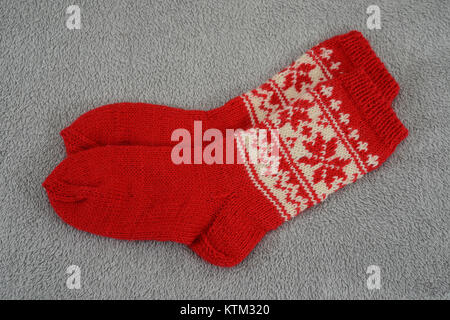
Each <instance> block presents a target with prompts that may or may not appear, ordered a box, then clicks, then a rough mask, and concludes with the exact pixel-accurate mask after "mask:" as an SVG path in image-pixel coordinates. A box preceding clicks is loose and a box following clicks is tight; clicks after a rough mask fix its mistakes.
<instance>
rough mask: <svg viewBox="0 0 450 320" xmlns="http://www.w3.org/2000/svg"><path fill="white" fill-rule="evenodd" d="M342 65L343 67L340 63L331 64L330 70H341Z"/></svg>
mask: <svg viewBox="0 0 450 320" xmlns="http://www.w3.org/2000/svg"><path fill="white" fill-rule="evenodd" d="M340 65H341V63H340V62H333V63H332V64H331V67H330V69H331V70H337V69H339V66H340Z"/></svg>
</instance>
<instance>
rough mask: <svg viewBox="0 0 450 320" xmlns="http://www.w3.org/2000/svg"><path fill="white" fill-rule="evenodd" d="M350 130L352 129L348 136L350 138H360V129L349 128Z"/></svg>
mask: <svg viewBox="0 0 450 320" xmlns="http://www.w3.org/2000/svg"><path fill="white" fill-rule="evenodd" d="M349 131H351V132H350V134H349V135H348V137H349V138H350V139H354V140H358V139H359V132H358V129H353V130H352V129H351V128H350V129H349Z"/></svg>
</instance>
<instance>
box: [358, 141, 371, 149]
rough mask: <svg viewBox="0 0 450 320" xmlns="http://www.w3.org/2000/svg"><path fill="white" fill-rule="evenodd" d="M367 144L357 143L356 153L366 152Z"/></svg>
mask: <svg viewBox="0 0 450 320" xmlns="http://www.w3.org/2000/svg"><path fill="white" fill-rule="evenodd" d="M368 146H369V145H368V143H367V142H362V141H360V142H358V146H357V147H356V148H357V149H358V151H367V147H368Z"/></svg>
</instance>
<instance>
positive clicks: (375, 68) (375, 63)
mask: <svg viewBox="0 0 450 320" xmlns="http://www.w3.org/2000/svg"><path fill="white" fill-rule="evenodd" d="M337 37H338V39H339V41H338V42H339V44H340V46H341V48H342V49H343V50H344V52H345V54H346V56H347V57H348V58H349V59H350V61H351V62H352V64H354V65H355V66H356V67H358V68H360V69H363V70H364V71H365V72H366V73H367V75H368V76H369V77H370V79H371V80H372V82H373V83H374V84H375V85H376V86H377V88H378V89H379V90H380V91H381V92H383V96H384V99H386V100H387V101H388V103H391V101H392V100H393V99H394V98H395V97H396V96H397V94H398V92H399V89H400V87H399V85H398V83H397V81H396V80H395V79H394V77H393V76H392V75H391V74H390V73H389V71H388V70H387V68H386V67H385V65H384V64H383V62H382V61H381V60H380V58H378V56H377V55H376V53H375V51H374V50H373V49H372V47H371V46H370V43H369V41H367V39H366V38H364V36H363V35H362V33H361V32H359V31H356V30H354V31H350V32H349V33H346V34H343V35H340V36H337Z"/></svg>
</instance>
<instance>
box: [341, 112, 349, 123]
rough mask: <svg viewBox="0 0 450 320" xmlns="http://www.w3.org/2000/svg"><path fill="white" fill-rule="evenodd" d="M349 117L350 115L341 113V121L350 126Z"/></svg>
mask: <svg viewBox="0 0 450 320" xmlns="http://www.w3.org/2000/svg"><path fill="white" fill-rule="evenodd" d="M349 117H350V115H349V114H348V113H340V114H339V121H340V122H342V123H344V124H348V123H349V122H350V120H348V118H349Z"/></svg>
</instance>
